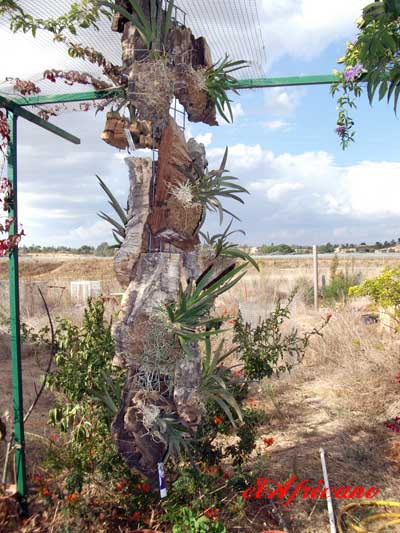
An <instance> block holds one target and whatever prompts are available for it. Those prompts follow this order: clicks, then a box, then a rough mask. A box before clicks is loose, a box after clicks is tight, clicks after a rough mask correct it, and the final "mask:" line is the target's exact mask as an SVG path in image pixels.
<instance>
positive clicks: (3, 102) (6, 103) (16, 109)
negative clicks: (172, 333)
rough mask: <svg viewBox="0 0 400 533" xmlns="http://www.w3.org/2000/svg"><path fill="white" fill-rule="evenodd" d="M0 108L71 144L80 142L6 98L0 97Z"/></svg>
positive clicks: (73, 136)
mask: <svg viewBox="0 0 400 533" xmlns="http://www.w3.org/2000/svg"><path fill="white" fill-rule="evenodd" d="M0 107H5V108H6V109H8V110H10V111H12V112H13V113H15V115H17V116H19V117H22V118H24V119H25V120H28V121H29V122H32V123H33V124H36V126H40V127H41V128H44V129H45V130H47V131H50V132H51V133H54V134H55V135H58V136H59V137H62V138H63V139H65V140H66V141H69V142H71V143H73V144H80V143H81V140H80V139H78V137H75V135H72V134H71V133H68V132H67V131H65V130H63V129H61V128H59V127H58V126H55V125H54V124H51V123H50V122H47V121H46V120H43V119H42V118H40V117H38V116H37V115H34V114H33V113H31V112H30V111H28V110H27V109H23V108H22V107H21V106H20V105H18V103H16V102H15V101H14V100H9V99H8V98H5V97H4V96H0Z"/></svg>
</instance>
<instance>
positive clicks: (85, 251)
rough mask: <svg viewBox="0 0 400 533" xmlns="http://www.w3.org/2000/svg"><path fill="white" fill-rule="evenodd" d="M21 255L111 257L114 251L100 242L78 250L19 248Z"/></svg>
mask: <svg viewBox="0 0 400 533" xmlns="http://www.w3.org/2000/svg"><path fill="white" fill-rule="evenodd" d="M19 251H20V253H21V254H76V255H94V256H96V257H112V256H113V255H114V254H115V252H116V250H115V248H114V247H113V246H110V245H109V244H108V243H107V242H102V243H100V244H99V245H98V246H88V245H87V244H84V245H83V246H80V247H79V248H70V247H69V246H40V245H36V244H32V246H20V247H19Z"/></svg>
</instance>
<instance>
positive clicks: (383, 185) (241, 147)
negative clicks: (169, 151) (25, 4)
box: [0, 0, 400, 246]
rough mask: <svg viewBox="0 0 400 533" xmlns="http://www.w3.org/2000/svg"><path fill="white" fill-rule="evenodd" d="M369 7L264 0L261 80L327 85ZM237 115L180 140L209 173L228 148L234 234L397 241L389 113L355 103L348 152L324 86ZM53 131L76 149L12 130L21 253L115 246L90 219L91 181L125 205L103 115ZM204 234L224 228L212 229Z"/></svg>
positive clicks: (259, 239) (279, 92)
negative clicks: (73, 139)
mask: <svg viewBox="0 0 400 533" xmlns="http://www.w3.org/2000/svg"><path fill="white" fill-rule="evenodd" d="M366 3H367V2H365V1H364V2H363V1H360V0H355V1H352V2H348V1H344V0H338V1H337V2H335V3H329V8H328V4H326V3H325V2H317V1H316V0H301V1H297V0H296V1H295V0H260V1H259V6H260V14H261V23H262V26H263V33H264V39H265V42H266V47H267V55H268V64H267V65H266V72H267V75H268V76H285V75H300V74H329V73H331V72H332V70H333V69H334V68H335V67H336V58H337V57H339V56H341V55H342V54H343V51H344V47H345V42H346V40H347V39H351V38H353V37H354V35H355V30H356V28H355V24H354V20H355V18H356V17H357V16H358V14H359V13H360V9H361V7H362V6H363V5H364V4H366ZM349 4H350V5H349ZM1 37H2V36H1V33H0V41H1ZM49 60H50V58H49ZM2 61H7V60H6V59H3V58H2V59H0V67H1V62H2ZM41 61H42V62H43V57H42V58H41ZM49 66H51V65H49ZM3 67H4V68H7V67H8V64H6V65H3ZM3 67H1V71H2V72H3ZM234 111H235V122H234V125H223V121H221V126H220V127H213V128H211V127H208V126H204V125H201V124H190V125H189V128H188V130H187V132H186V133H187V135H188V136H194V137H197V138H198V139H199V140H201V141H203V142H205V144H206V145H207V146H206V148H207V153H208V160H209V162H210V166H211V167H212V168H213V166H214V165H218V163H219V160H220V159H221V157H222V154H223V151H224V147H225V146H229V154H230V156H229V160H228V168H229V170H230V171H231V173H232V174H234V175H236V176H238V177H240V178H241V182H242V183H243V184H244V186H246V187H247V188H248V189H249V191H250V193H251V194H250V196H249V197H246V205H245V206H239V205H238V204H237V205H231V206H229V207H231V208H232V209H234V210H235V212H237V214H238V215H239V216H240V218H241V220H242V223H241V225H239V224H236V227H242V228H244V229H245V230H246V232H247V235H246V236H245V237H244V238H243V239H241V240H242V242H246V243H248V244H252V245H260V244H262V243H270V242H275V243H277V242H287V243H294V244H301V243H306V244H312V243H317V244H318V243H324V242H327V241H331V242H335V243H336V242H339V243H341V242H361V241H367V242H375V241H376V240H381V241H384V240H386V239H388V240H391V239H392V238H396V239H397V238H398V237H399V236H400V228H399V224H398V221H399V216H400V202H399V201H398V197H399V192H400V185H399V184H400V157H399V152H398V149H397V146H398V134H399V131H400V124H399V121H398V119H397V118H396V117H395V115H394V113H393V110H392V108H391V107H390V106H388V105H386V104H385V103H379V104H378V103H376V104H374V106H373V107H372V108H371V107H370V106H369V104H368V102H367V99H366V97H363V98H362V99H361V100H360V102H359V107H358V110H357V111H356V112H355V113H354V118H355V119H356V130H357V138H356V139H357V140H356V143H355V144H352V145H351V146H350V147H349V148H348V149H347V150H346V151H345V152H343V151H342V150H341V148H340V145H339V140H338V137H337V135H336V133H335V125H336V109H335V101H334V100H333V99H332V97H331V96H330V94H329V86H316V87H296V88H276V89H263V90H251V91H242V92H241V94H240V96H239V97H235V100H234ZM55 122H56V123H57V124H59V125H61V126H62V127H64V128H65V129H67V130H68V131H70V132H71V133H74V134H77V135H78V136H80V137H81V138H82V144H81V146H79V147H76V146H73V145H71V144H69V143H65V142H63V141H62V140H58V139H56V138H55V137H53V136H50V135H48V134H47V133H46V132H42V131H41V130H39V129H38V128H36V127H33V126H31V125H30V124H28V123H26V122H23V121H20V150H19V152H20V176H21V185H20V191H21V196H20V198H21V210H20V211H21V215H20V217H21V222H23V224H24V226H25V228H26V233H27V237H26V239H25V244H32V243H36V244H56V245H61V244H65V245H70V246H79V245H81V244H98V243H99V242H101V241H104V240H108V241H109V242H111V238H110V231H109V228H108V226H107V225H106V224H105V223H103V222H102V221H100V220H98V219H97V218H96V212H97V211H98V210H99V209H106V199H105V198H104V195H103V194H102V192H101V191H100V190H99V188H98V186H97V183H96V180H95V178H94V175H95V174H99V175H101V176H102V177H104V178H105V179H106V181H107V183H108V184H109V185H110V187H111V188H112V189H113V190H114V191H115V192H116V195H117V196H118V198H119V199H120V200H121V202H122V203H124V202H125V198H126V194H127V185H128V176H127V167H126V166H125V164H124V162H123V158H124V156H125V155H127V154H126V153H122V152H118V151H117V150H115V149H113V148H111V147H109V146H108V145H106V144H104V143H103V142H102V141H101V140H100V139H99V137H100V133H101V131H102V129H103V125H104V116H103V115H97V117H94V115H93V114H92V113H80V114H75V113H66V114H64V115H61V116H60V117H57V119H55ZM225 222H226V223H227V222H228V220H226V221H225ZM206 229H207V230H209V231H214V230H217V229H218V230H219V229H220V228H218V224H217V222H216V221H215V220H213V219H212V218H211V219H210V220H209V221H208V222H207V226H206Z"/></svg>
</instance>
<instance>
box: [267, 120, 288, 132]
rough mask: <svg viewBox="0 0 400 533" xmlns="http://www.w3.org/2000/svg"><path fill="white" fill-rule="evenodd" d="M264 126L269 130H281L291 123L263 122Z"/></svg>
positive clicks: (278, 121) (281, 121) (283, 121)
mask: <svg viewBox="0 0 400 533" xmlns="http://www.w3.org/2000/svg"><path fill="white" fill-rule="evenodd" d="M262 125H263V126H264V128H267V129H269V130H281V129H285V128H288V127H289V126H290V124H289V122H286V121H285V120H269V121H266V122H262Z"/></svg>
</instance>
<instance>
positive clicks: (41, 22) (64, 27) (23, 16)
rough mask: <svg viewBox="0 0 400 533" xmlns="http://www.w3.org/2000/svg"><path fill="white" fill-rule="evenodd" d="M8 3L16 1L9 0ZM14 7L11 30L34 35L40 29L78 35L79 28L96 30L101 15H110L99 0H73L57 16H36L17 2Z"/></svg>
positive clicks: (58, 33)
mask: <svg viewBox="0 0 400 533" xmlns="http://www.w3.org/2000/svg"><path fill="white" fill-rule="evenodd" d="M8 4H16V3H15V2H10V1H9V0H8ZM13 9H14V10H17V12H16V13H13V14H12V16H11V22H10V28H11V30H12V31H14V32H17V31H19V30H21V31H22V32H23V33H28V32H31V33H32V35H33V36H34V37H35V36H36V33H37V31H38V30H46V31H50V32H51V33H54V34H55V35H61V34H62V33H63V32H65V31H68V32H69V33H71V34H72V35H76V34H77V28H83V29H85V28H89V27H94V28H95V29H96V30H99V26H98V25H97V22H98V20H99V18H100V16H101V15H105V16H107V17H109V13H108V12H107V11H106V10H105V9H102V8H101V7H100V5H99V4H98V2H97V0H81V1H80V2H72V4H71V7H70V9H69V11H68V12H67V13H65V14H64V15H61V16H60V17H57V18H47V19H43V18H35V17H33V16H32V15H29V14H28V13H26V12H25V11H23V10H22V9H20V8H19V9H18V5H17V4H16V6H15V7H14V8H13ZM0 14H1V11H0Z"/></svg>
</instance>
